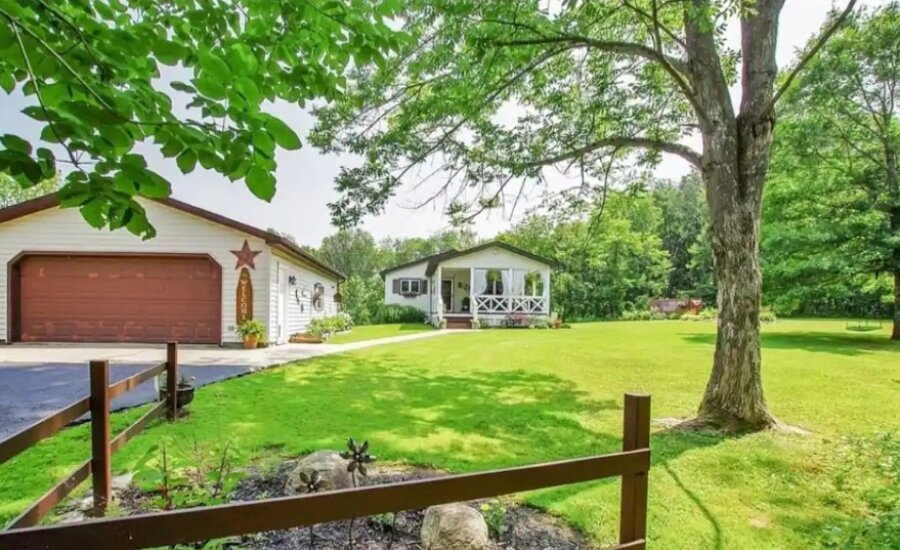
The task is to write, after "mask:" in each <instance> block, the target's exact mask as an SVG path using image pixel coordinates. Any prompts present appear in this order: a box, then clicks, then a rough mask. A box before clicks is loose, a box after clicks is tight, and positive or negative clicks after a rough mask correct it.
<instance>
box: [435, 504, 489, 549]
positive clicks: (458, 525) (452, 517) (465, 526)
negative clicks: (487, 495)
mask: <svg viewBox="0 0 900 550" xmlns="http://www.w3.org/2000/svg"><path fill="white" fill-rule="evenodd" d="M421 536H422V546H423V547H424V548H425V550H487V549H489V548H491V540H490V537H489V536H488V526H487V523H485V521H484V516H482V515H481V512H479V511H478V510H475V509H474V508H470V507H469V506H466V505H465V504H444V505H442V506H432V507H431V508H429V509H427V510H425V520H424V521H423V522H422V533H421Z"/></svg>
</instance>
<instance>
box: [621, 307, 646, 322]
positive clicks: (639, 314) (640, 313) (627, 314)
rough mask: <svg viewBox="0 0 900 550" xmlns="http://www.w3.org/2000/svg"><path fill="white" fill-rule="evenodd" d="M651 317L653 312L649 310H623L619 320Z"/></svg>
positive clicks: (642, 319) (640, 319)
mask: <svg viewBox="0 0 900 550" xmlns="http://www.w3.org/2000/svg"><path fill="white" fill-rule="evenodd" d="M650 319H651V313H650V312H649V311H648V310H629V311H623V312H622V314H621V315H619V320H621V321H649V320H650Z"/></svg>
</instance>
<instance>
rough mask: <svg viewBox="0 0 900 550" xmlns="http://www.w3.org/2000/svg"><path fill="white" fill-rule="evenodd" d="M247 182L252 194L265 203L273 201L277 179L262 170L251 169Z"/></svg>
mask: <svg viewBox="0 0 900 550" xmlns="http://www.w3.org/2000/svg"><path fill="white" fill-rule="evenodd" d="M246 182H247V187H248V188H249V189H250V192H251V193H253V194H254V195H256V196H257V197H259V198H261V199H263V200H264V201H271V200H272V197H274V196H275V177H274V176H273V175H272V174H270V173H269V172H267V171H265V170H263V169H262V168H258V167H256V166H254V167H252V168H250V170H249V171H248V172H247V178H246Z"/></svg>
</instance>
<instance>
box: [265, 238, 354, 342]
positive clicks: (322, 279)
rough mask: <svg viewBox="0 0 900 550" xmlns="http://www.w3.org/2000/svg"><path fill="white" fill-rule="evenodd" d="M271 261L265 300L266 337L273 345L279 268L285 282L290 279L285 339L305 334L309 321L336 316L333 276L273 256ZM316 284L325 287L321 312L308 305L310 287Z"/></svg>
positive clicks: (310, 292) (277, 303) (276, 315)
mask: <svg viewBox="0 0 900 550" xmlns="http://www.w3.org/2000/svg"><path fill="white" fill-rule="evenodd" d="M272 262H273V263H272V269H271V282H270V285H269V288H270V289H271V294H270V298H269V303H270V304H271V316H270V319H271V321H270V323H269V334H270V335H271V336H270V338H271V341H272V342H273V343H274V342H276V338H277V336H278V323H279V322H280V320H281V309H280V308H281V304H280V301H279V299H278V292H279V284H278V270H279V268H282V267H283V268H286V276H287V277H288V280H290V277H294V284H293V285H290V284H288V285H287V300H286V302H287V327H286V329H287V330H286V332H285V336H286V337H290V336H291V335H292V334H296V333H298V332H304V331H306V327H307V325H309V321H310V320H311V319H314V318H316V317H327V316H331V315H337V313H338V311H337V304H335V302H334V295H335V293H337V291H338V281H337V279H335V278H334V276H333V275H326V274H324V273H321V272H318V271H314V270H312V269H310V268H309V267H307V266H305V265H302V264H300V263H298V262H297V261H295V260H292V259H290V258H288V257H286V256H283V255H281V254H277V253H276V254H274V255H273V256H272ZM316 283H320V284H321V285H323V286H324V287H325V305H324V308H323V309H322V310H321V311H316V310H315V308H313V305H312V294H313V285H315V284H316Z"/></svg>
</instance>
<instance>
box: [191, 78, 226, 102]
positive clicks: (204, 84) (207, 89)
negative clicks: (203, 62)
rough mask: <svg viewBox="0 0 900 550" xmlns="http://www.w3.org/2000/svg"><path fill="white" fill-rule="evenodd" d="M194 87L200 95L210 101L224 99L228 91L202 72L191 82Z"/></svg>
mask: <svg viewBox="0 0 900 550" xmlns="http://www.w3.org/2000/svg"><path fill="white" fill-rule="evenodd" d="M192 82H193V83H194V86H195V87H196V88H197V91H199V92H200V93H201V94H203V95H205V96H206V97H208V98H210V99H225V97H226V96H227V95H228V90H227V89H226V88H225V86H223V85H222V84H220V83H219V82H218V81H217V80H216V79H215V78H213V77H211V76H209V74H208V73H205V72H202V73H200V76H198V77H197V78H195V79H194V80H193V81H192Z"/></svg>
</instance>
